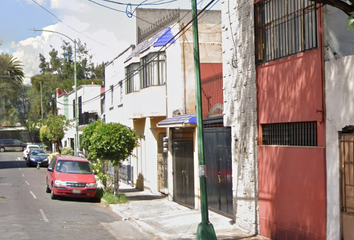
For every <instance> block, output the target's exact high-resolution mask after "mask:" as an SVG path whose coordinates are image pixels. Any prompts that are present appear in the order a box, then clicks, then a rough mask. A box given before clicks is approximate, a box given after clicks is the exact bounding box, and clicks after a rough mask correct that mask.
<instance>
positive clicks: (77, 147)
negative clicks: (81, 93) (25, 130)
mask: <svg viewBox="0 0 354 240" xmlns="http://www.w3.org/2000/svg"><path fill="white" fill-rule="evenodd" d="M29 30H32V29H29ZM33 31H37V32H51V33H56V34H59V35H62V36H64V37H66V38H68V39H69V40H70V41H72V42H73V43H74V85H75V106H73V107H74V109H75V116H74V118H75V139H74V153H75V156H79V113H78V102H77V80H76V40H75V39H74V40H73V39H71V38H70V37H69V36H67V35H65V34H63V33H61V32H56V31H51V30H37V29H33ZM42 118H43V116H42Z"/></svg>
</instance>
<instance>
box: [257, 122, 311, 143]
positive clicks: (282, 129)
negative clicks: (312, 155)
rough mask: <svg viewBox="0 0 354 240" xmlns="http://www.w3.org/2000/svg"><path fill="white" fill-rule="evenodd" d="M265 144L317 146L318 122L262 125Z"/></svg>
mask: <svg viewBox="0 0 354 240" xmlns="http://www.w3.org/2000/svg"><path fill="white" fill-rule="evenodd" d="M262 142H263V145H290V146H317V124H316V122H296V123H275V124H263V125H262Z"/></svg>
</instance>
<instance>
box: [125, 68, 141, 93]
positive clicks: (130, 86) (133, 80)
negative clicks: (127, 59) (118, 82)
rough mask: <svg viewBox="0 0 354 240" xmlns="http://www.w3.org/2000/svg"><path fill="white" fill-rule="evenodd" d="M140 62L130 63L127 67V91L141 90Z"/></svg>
mask: <svg viewBox="0 0 354 240" xmlns="http://www.w3.org/2000/svg"><path fill="white" fill-rule="evenodd" d="M138 68H139V63H133V64H130V65H129V66H127V67H126V68H125V77H126V84H125V93H126V94H128V93H131V92H135V91H139V84H138V83H139V74H138Z"/></svg>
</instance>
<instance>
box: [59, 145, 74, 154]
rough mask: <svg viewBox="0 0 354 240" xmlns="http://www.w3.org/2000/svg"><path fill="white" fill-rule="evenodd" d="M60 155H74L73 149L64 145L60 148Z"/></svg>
mask: <svg viewBox="0 0 354 240" xmlns="http://www.w3.org/2000/svg"><path fill="white" fill-rule="evenodd" d="M61 154H62V155H74V150H73V149H72V148H71V147H64V148H62V149H61Z"/></svg>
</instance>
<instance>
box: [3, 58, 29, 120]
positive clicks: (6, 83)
mask: <svg viewBox="0 0 354 240" xmlns="http://www.w3.org/2000/svg"><path fill="white" fill-rule="evenodd" d="M24 76H25V75H24V72H23V65H22V63H21V62H20V61H19V60H18V59H17V58H15V57H14V56H13V55H10V54H4V53H2V54H1V55H0V95H1V99H0V108H2V109H3V111H1V112H2V114H1V119H2V121H3V122H6V124H8V125H12V124H15V123H16V121H18V112H19V109H18V107H19V98H18V94H19V92H20V91H21V88H22V83H23V79H24ZM3 125H4V124H3Z"/></svg>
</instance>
